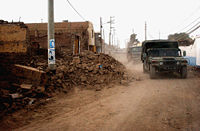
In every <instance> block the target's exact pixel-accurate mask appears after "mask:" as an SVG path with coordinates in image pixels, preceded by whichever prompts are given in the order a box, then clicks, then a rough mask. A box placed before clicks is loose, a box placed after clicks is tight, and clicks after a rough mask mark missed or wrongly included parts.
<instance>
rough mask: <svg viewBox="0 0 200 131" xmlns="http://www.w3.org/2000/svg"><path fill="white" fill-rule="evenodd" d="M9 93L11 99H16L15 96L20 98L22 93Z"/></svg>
mask: <svg viewBox="0 0 200 131" xmlns="http://www.w3.org/2000/svg"><path fill="white" fill-rule="evenodd" d="M10 95H11V97H12V98H13V99H17V98H22V97H23V95H22V94H19V93H15V94H10Z"/></svg>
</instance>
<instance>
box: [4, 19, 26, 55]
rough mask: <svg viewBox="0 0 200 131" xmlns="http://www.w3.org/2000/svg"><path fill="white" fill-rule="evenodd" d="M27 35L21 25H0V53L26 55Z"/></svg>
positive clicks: (23, 26) (24, 27)
mask: <svg viewBox="0 0 200 131" xmlns="http://www.w3.org/2000/svg"><path fill="white" fill-rule="evenodd" d="M28 42H29V35H28V29H27V27H26V26H25V25H24V24H23V23H5V22H4V23H0V53H27V51H28Z"/></svg>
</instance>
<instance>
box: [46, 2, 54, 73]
mask: <svg viewBox="0 0 200 131" xmlns="http://www.w3.org/2000/svg"><path fill="white" fill-rule="evenodd" d="M47 46H48V67H49V69H50V70H55V69H56V65H55V64H56V63H55V61H56V58H55V39H54V0H48V45H47Z"/></svg>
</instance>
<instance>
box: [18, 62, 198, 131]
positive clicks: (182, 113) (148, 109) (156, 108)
mask: <svg viewBox="0 0 200 131" xmlns="http://www.w3.org/2000/svg"><path fill="white" fill-rule="evenodd" d="M126 65H127V67H128V68H129V69H131V71H132V72H134V75H135V76H136V77H137V79H136V80H135V81H134V82H132V83H130V84H129V85H128V86H114V85H113V87H112V88H105V89H104V90H102V91H98V92H95V91H88V90H83V91H80V90H76V91H75V93H73V94H72V95H70V96H67V97H65V96H62V97H61V98H57V99H56V100H55V102H54V103H52V104H48V105H46V106H45V107H44V110H39V111H36V112H35V113H34V114H32V115H33V118H34V119H31V120H30V121H31V123H30V124H28V125H26V126H23V127H21V128H19V129H17V130H18V131H35V130H37V131H39V130H41V131H42V130H50V131H51V130H52V131H55V130H63V131H64V130H69V131H74V130H89V131H92V130H108V131H110V130H116V131H117V130H120V131H121V130H126V131H143V130H144V131H146V130H152V131H157V130H158V131H165V130H166V131H169V130H170V131H173V130H186V131H197V130H199V129H200V79H199V78H196V77H195V76H194V75H193V73H191V72H190V73H189V77H188V79H180V78H178V77H176V76H173V75H172V76H165V75H163V76H162V77H161V78H159V79H155V80H151V79H149V76H148V74H143V73H142V65H141V64H135V65H132V64H126Z"/></svg>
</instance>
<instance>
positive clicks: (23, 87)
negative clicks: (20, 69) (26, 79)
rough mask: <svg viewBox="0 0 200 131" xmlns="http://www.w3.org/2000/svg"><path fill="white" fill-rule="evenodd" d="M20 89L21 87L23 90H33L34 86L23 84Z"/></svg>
mask: <svg viewBox="0 0 200 131" xmlns="http://www.w3.org/2000/svg"><path fill="white" fill-rule="evenodd" d="M20 87H21V88H22V89H27V90H31V88H32V85H31V84H21V85H20Z"/></svg>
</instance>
